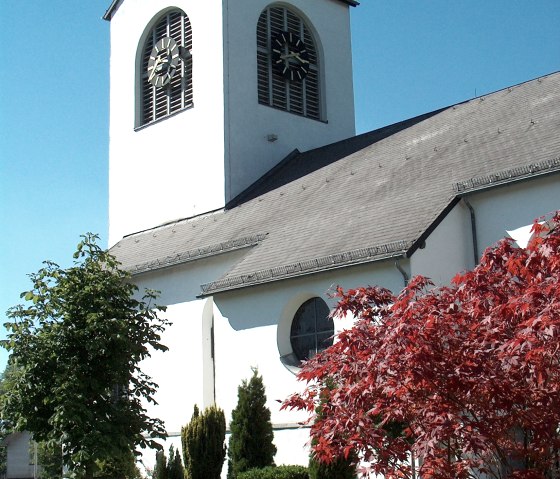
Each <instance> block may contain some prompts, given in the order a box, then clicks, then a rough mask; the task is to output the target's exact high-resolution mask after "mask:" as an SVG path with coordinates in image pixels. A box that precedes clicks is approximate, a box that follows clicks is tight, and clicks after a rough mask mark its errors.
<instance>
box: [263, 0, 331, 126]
mask: <svg viewBox="0 0 560 479" xmlns="http://www.w3.org/2000/svg"><path fill="white" fill-rule="evenodd" d="M257 75H258V98H259V103H261V104H263V105H268V106H271V107H274V108H279V109H281V110H285V111H289V112H290V113H295V114H297V115H303V116H306V117H308V118H313V119H315V120H320V119H321V88H320V84H319V83H320V82H319V78H320V75H319V58H318V54H317V49H316V45H315V41H314V39H313V35H312V34H311V31H310V29H309V28H308V27H307V25H306V24H305V22H304V21H303V20H302V19H301V18H300V17H299V16H298V15H296V14H295V13H294V12H292V11H291V10H289V9H288V8H285V7H283V6H271V7H268V8H266V9H265V10H264V11H263V12H262V13H261V16H260V17H259V22H258V24H257Z"/></svg>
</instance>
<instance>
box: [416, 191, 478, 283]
mask: <svg viewBox="0 0 560 479" xmlns="http://www.w3.org/2000/svg"><path fill="white" fill-rule="evenodd" d="M473 266H474V256H473V253H472V234H471V226H470V214H469V210H468V208H467V207H466V206H465V205H464V204H463V203H462V202H460V203H459V204H457V205H456V206H455V207H454V208H453V209H452V210H451V211H450V212H449V213H448V215H447V216H446V217H445V218H444V219H443V220H442V222H441V223H440V224H439V225H438V226H437V228H436V229H435V230H434V231H433V232H432V234H431V235H430V236H429V237H428V238H427V239H426V241H425V246H424V248H420V249H417V250H416V251H415V252H414V254H413V255H412V257H411V258H410V268H411V274H412V276H416V275H422V276H426V277H428V278H430V279H431V280H432V281H433V282H434V283H435V284H436V285H437V286H444V285H448V284H449V282H450V281H451V278H453V276H455V275H456V274H457V273H458V272H459V271H464V270H467V269H471V268H472V267H473Z"/></svg>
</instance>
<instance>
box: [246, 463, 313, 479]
mask: <svg viewBox="0 0 560 479" xmlns="http://www.w3.org/2000/svg"><path fill="white" fill-rule="evenodd" d="M237 479H309V474H308V472H307V468H306V467H304V466H278V467H274V466H269V467H264V468H262V469H249V470H248V471H245V472H241V473H239V474H238V475H237Z"/></svg>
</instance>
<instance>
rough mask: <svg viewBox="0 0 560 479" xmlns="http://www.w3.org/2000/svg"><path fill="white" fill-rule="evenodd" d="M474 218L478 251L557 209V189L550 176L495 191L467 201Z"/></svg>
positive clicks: (559, 192) (559, 196) (559, 194)
mask: <svg viewBox="0 0 560 479" xmlns="http://www.w3.org/2000/svg"><path fill="white" fill-rule="evenodd" d="M468 200H469V202H470V203H471V205H472V207H473V209H474V211H475V215H476V229H477V235H478V251H479V254H480V255H482V253H483V252H484V249H485V248H486V247H488V246H490V245H492V244H494V243H495V242H496V241H498V240H500V239H502V238H503V237H505V236H506V231H507V230H513V229H515V228H518V227H520V226H525V225H529V224H532V223H533V221H534V220H535V219H536V218H539V217H541V216H543V215H545V214H547V213H551V212H553V211H556V210H557V209H560V185H559V184H558V178H557V177H555V176H553V175H551V176H545V177H540V178H537V179H533V180H530V181H524V182H519V183H514V184H510V185H508V186H503V187H500V188H494V189H492V190H488V191H485V192H481V193H477V194H473V195H471V196H469V197H468Z"/></svg>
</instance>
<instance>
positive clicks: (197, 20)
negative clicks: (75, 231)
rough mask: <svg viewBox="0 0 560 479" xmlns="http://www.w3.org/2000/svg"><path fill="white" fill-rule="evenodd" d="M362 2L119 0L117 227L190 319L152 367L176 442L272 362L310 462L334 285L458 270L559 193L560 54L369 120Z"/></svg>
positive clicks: (127, 257) (114, 111)
mask: <svg viewBox="0 0 560 479" xmlns="http://www.w3.org/2000/svg"><path fill="white" fill-rule="evenodd" d="M354 7H358V8H359V6H358V2H356V1H353V0H286V1H281V2H280V1H278V2H277V1H274V0H220V1H218V0H206V1H204V2H194V1H192V0H175V1H174V2H173V3H171V4H170V3H169V2H168V0H114V1H113V2H112V4H111V5H110V6H109V8H108V10H107V12H106V14H105V16H104V18H105V19H106V20H108V21H110V23H111V60H110V74H111V93H110V147H109V155H110V158H109V243H110V247H111V252H112V253H113V254H114V255H115V256H116V257H117V258H118V260H119V261H120V262H121V263H122V266H123V268H125V269H126V270H128V271H130V272H131V273H132V277H133V281H134V282H135V283H136V284H137V285H138V286H139V288H140V289H141V290H142V289H144V288H151V289H155V290H159V291H161V296H160V298H159V303H160V304H162V305H166V306H167V308H168V309H167V313H166V315H167V317H168V318H169V319H170V320H171V321H172V323H173V324H172V326H170V327H169V328H168V329H167V331H166V333H165V334H164V337H163V338H162V342H163V343H164V344H165V345H166V346H168V347H169V351H168V352H166V353H155V354H154V355H153V356H152V358H151V359H150V360H149V361H148V362H147V364H146V365H145V368H144V369H145V371H146V372H147V373H148V374H149V375H151V376H152V377H153V378H154V380H155V382H156V383H157V384H159V391H158V393H157V395H156V398H157V401H158V405H157V406H153V407H151V408H150V409H149V413H150V414H151V415H153V416H155V417H159V418H161V419H163V420H164V421H165V425H166V428H167V431H168V433H169V441H168V444H167V445H166V447H168V445H169V443H173V444H175V445H176V446H178V445H179V444H180V440H179V437H178V435H179V431H180V429H181V427H182V426H184V425H185V424H186V423H187V422H188V420H189V419H190V417H191V414H192V410H193V406H194V404H197V405H198V406H199V407H206V406H209V405H212V404H217V405H218V406H219V407H221V408H222V409H224V411H225V413H226V418H227V420H228V421H229V419H230V417H231V411H232V409H233V408H234V407H235V406H236V403H237V387H238V385H239V384H240V383H241V381H242V380H243V379H246V378H249V377H250V376H251V374H252V371H251V369H252V368H258V371H259V374H261V375H262V376H263V380H264V384H265V387H266V391H267V397H268V406H269V408H270V410H271V413H272V423H273V427H274V433H275V441H274V442H275V445H276V446H277V449H278V452H277V455H276V458H275V461H276V464H303V465H305V464H307V461H308V449H306V443H307V441H308V429H306V428H305V427H302V426H301V425H300V422H301V421H302V420H304V419H306V418H305V417H304V416H302V415H301V414H300V413H293V412H287V411H281V410H280V402H279V401H282V400H284V399H285V398H286V397H287V396H288V395H290V394H291V393H293V392H296V391H298V390H300V389H301V388H302V387H303V385H302V384H299V383H298V382H297V381H296V378H295V374H296V373H297V371H298V370H299V367H300V365H301V362H302V361H304V360H306V359H308V358H310V357H311V356H313V355H314V354H316V353H317V352H318V351H321V350H323V349H325V348H326V347H328V346H329V345H330V344H332V342H333V340H334V339H333V336H335V334H336V333H337V332H338V331H340V330H341V329H343V328H345V327H349V326H351V320H348V321H347V322H344V321H338V320H336V321H333V320H332V319H331V318H330V317H329V310H330V309H331V308H332V307H333V306H334V303H333V300H332V299H331V298H330V296H329V292H332V291H333V290H334V289H335V288H336V287H337V286H339V285H340V286H341V287H343V288H344V289H348V288H354V287H358V286H365V285H374V284H376V285H380V286H384V287H386V288H389V289H391V290H392V291H394V292H398V291H399V290H400V289H402V287H403V286H404V285H405V284H406V283H407V281H408V280H409V279H410V278H411V277H412V276H414V275H416V274H422V275H425V276H429V277H431V278H432V279H433V280H434V281H435V282H436V283H437V284H446V283H448V282H449V280H450V279H451V278H452V277H453V276H454V275H455V273H457V272H459V271H461V270H465V269H469V268H472V267H473V266H474V265H475V264H476V263H477V262H478V260H479V258H480V255H481V254H482V252H483V250H484V249H485V248H486V247H488V246H490V245H492V244H493V243H494V242H496V241H497V240H499V239H500V238H502V237H504V236H505V235H506V234H507V233H506V231H513V230H516V229H517V228H519V227H522V226H525V225H528V224H530V223H532V221H533V219H535V218H537V217H540V216H542V215H546V214H547V213H549V212H552V211H554V210H557V209H559V206H560V202H559V198H560V134H559V133H560V74H559V73H554V74H551V75H548V76H545V77H542V78H538V79H535V80H531V81H528V82H526V83H523V84H520V85H515V86H512V87H510V88H507V89H504V90H501V91H498V92H495V93H492V94H489V95H486V96H482V97H478V98H474V99H472V100H469V101H465V102H463V103H460V104H457V105H452V106H450V107H448V108H443V109H441V110H438V111H434V112H430V113H426V114H424V115H421V116H418V117H415V118H411V119H408V120H405V121H402V122H400V123H397V124H393V125H389V126H386V127H384V128H381V129H378V130H375V131H372V132H369V133H364V134H361V135H357V136H356V134H355V126H354V94H353V86H352V60H351V59H352V54H351V41H350V38H351V35H350V9H352V8H354ZM154 459H155V452H152V451H148V452H146V453H145V454H144V460H145V463H146V464H147V465H150V464H153V462H154Z"/></svg>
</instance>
